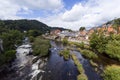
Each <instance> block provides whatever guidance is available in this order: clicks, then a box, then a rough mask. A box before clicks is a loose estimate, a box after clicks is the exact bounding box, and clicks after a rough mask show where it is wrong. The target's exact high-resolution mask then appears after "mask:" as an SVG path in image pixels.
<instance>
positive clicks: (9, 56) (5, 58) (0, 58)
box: [0, 50, 16, 66]
mask: <svg viewBox="0 0 120 80" xmlns="http://www.w3.org/2000/svg"><path fill="white" fill-rule="evenodd" d="M15 54H16V51H15V50H9V51H6V52H5V53H4V54H0V66H1V65H3V64H5V63H8V62H10V61H12V60H14V59H15V57H16V55H15Z"/></svg>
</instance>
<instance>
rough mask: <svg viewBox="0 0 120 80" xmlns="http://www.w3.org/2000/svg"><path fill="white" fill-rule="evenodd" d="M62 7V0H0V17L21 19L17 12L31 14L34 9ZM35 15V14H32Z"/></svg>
mask: <svg viewBox="0 0 120 80" xmlns="http://www.w3.org/2000/svg"><path fill="white" fill-rule="evenodd" d="M63 7H64V4H63V1H62V0H22V1H21V0H0V18H1V19H21V18H24V16H23V17H20V16H18V14H28V15H29V14H31V13H33V11H34V10H39V11H42V10H46V11H47V10H49V11H53V12H56V11H57V10H60V9H62V8H63ZM34 15H35V14H34Z"/></svg>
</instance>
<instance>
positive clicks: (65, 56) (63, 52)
mask: <svg viewBox="0 0 120 80" xmlns="http://www.w3.org/2000/svg"><path fill="white" fill-rule="evenodd" d="M60 55H62V56H63V57H64V59H65V60H68V59H69V57H70V51H69V50H63V51H61V52H60Z"/></svg>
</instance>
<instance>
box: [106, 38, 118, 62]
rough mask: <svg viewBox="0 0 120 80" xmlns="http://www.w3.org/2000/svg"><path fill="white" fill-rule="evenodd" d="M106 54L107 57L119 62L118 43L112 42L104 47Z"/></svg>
mask: <svg viewBox="0 0 120 80" xmlns="http://www.w3.org/2000/svg"><path fill="white" fill-rule="evenodd" d="M105 51H106V54H107V55H109V57H111V58H114V59H117V60H119V61H120V41H117V40H113V41H109V42H108V44H107V45H106V50H105Z"/></svg>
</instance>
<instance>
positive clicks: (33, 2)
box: [12, 0, 63, 10]
mask: <svg viewBox="0 0 120 80" xmlns="http://www.w3.org/2000/svg"><path fill="white" fill-rule="evenodd" d="M12 2H13V3H15V4H16V3H17V4H18V5H19V6H21V7H27V8H29V9H33V10H40V9H44V10H56V9H60V8H62V7H63V2H62V0H22V1H21V0H12Z"/></svg>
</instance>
